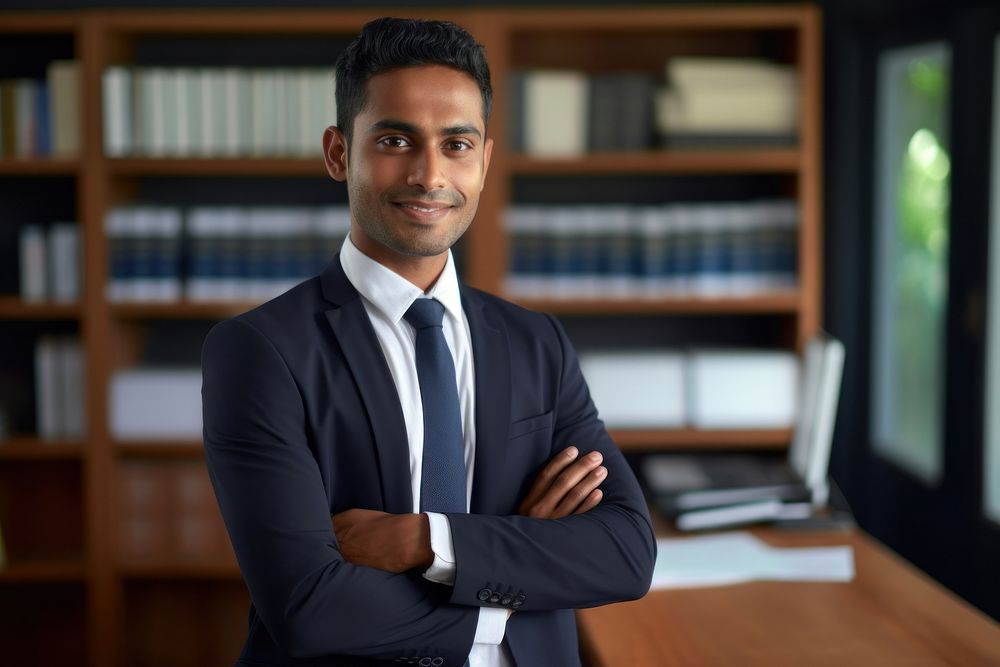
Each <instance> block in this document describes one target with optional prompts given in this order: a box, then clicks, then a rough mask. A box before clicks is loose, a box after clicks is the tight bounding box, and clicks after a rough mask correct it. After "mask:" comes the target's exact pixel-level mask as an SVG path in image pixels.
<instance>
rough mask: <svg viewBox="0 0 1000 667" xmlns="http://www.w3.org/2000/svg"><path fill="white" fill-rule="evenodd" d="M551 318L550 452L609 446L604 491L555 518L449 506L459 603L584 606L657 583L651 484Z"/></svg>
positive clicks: (532, 607) (520, 607)
mask: <svg viewBox="0 0 1000 667" xmlns="http://www.w3.org/2000/svg"><path fill="white" fill-rule="evenodd" d="M549 321H550V322H551V324H552V327H553V328H554V329H555V336H556V338H557V340H558V346H559V349H560V353H559V356H560V358H559V359H557V360H556V362H557V363H556V366H557V367H558V369H559V371H558V372H559V376H560V377H559V383H558V389H557V397H556V407H555V415H554V419H555V428H554V431H553V441H552V450H551V452H552V453H554V452H558V451H560V450H561V449H563V448H565V447H568V446H569V445H575V446H577V447H578V448H579V449H580V451H581V452H588V451H592V450H597V451H600V452H601V454H602V455H603V456H604V463H603V465H604V466H606V467H607V469H608V476H607V478H606V480H605V481H604V483H603V484H602V485H601V489H602V490H603V492H604V498H603V499H602V501H601V503H600V504H599V505H598V506H597V507H595V508H594V509H592V510H590V511H589V512H586V513H584V514H577V515H572V516H569V517H565V518H563V519H555V520H553V519H534V518H529V517H522V516H507V517H495V516H484V515H469V514H449V515H448V519H449V521H450V522H451V527H452V537H453V540H454V545H455V562H456V565H457V569H456V576H455V585H454V589H453V593H452V597H451V601H452V602H454V603H458V604H467V605H473V604H480V605H489V604H498V602H497V598H498V597H499V599H500V602H499V604H501V605H503V606H507V607H509V608H512V609H516V610H521V611H531V610H549V609H578V608H583V607H593V606H598V605H602V604H608V603H611V602H618V601H621V600H630V599H636V598H639V597H642V596H643V595H645V593H646V592H647V591H648V590H649V585H650V582H651V580H652V573H653V562H654V560H655V558H656V539H655V534H654V532H653V529H652V525H651V523H650V519H649V513H648V510H647V507H646V503H645V500H644V498H643V495H642V491H641V490H640V488H639V484H638V482H637V481H636V479H635V475H634V474H633V473H632V470H631V468H630V467H629V465H628V463H627V462H626V461H625V457H624V456H622V454H621V452H620V451H619V450H618V448H617V447H616V446H615V444H614V443H613V442H612V441H611V438H610V437H609V436H608V434H607V431H606V430H605V428H604V424H603V422H602V421H601V420H600V419H598V416H597V410H596V408H595V407H594V404H593V401H592V400H591V399H590V392H589V390H588V388H587V385H586V382H585V381H584V379H583V374H582V373H581V371H580V366H579V363H578V361H577V358H576V353H575V352H574V351H573V348H572V345H571V344H570V342H569V339H568V338H567V336H566V334H565V332H564V331H563V329H562V327H561V325H560V324H559V323H558V321H556V320H555V318H552V317H551V316H549ZM515 390H516V388H515ZM535 472H537V471H531V474H535ZM494 593H496V594H497V595H494Z"/></svg>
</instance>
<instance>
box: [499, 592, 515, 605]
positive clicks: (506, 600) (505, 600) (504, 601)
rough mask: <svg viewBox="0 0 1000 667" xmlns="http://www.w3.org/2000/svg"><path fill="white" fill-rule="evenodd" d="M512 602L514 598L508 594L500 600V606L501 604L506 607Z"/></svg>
mask: <svg viewBox="0 0 1000 667" xmlns="http://www.w3.org/2000/svg"><path fill="white" fill-rule="evenodd" d="M513 601H514V596H513V595H511V594H510V593H507V594H505V595H504V596H503V597H502V598H500V604H502V605H503V606H505V607H506V606H508V605H509V604H510V603H511V602H513Z"/></svg>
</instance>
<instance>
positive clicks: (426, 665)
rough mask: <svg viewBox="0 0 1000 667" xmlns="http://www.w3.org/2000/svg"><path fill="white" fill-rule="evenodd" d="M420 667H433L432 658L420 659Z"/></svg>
mask: <svg viewBox="0 0 1000 667" xmlns="http://www.w3.org/2000/svg"><path fill="white" fill-rule="evenodd" d="M420 667H431V659H430V658H420Z"/></svg>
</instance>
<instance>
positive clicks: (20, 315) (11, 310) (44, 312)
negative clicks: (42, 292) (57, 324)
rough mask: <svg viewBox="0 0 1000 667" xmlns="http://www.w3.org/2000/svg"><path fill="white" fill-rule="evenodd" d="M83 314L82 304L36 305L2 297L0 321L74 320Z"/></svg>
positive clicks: (18, 299) (46, 303)
mask: <svg viewBox="0 0 1000 667" xmlns="http://www.w3.org/2000/svg"><path fill="white" fill-rule="evenodd" d="M82 314H83V308H82V307H81V306H80V304H75V303H51V302H46V301H42V302H38V303H34V302H28V301H24V300H22V299H21V298H20V297H16V296H0V320H72V319H77V318H79V317H80V316H81V315H82Z"/></svg>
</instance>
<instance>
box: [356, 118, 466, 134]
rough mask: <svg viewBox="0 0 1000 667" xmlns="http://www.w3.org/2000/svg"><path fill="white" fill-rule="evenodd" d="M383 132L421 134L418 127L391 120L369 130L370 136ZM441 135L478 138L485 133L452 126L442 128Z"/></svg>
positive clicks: (383, 121)
mask: <svg viewBox="0 0 1000 667" xmlns="http://www.w3.org/2000/svg"><path fill="white" fill-rule="evenodd" d="M382 130H395V131H396V132H405V133H406V134H420V130H418V129H417V126H416V125H413V124H412V123H407V122H404V121H401V120H394V119H391V118H389V119H386V120H380V121H378V122H377V123H375V124H373V125H372V126H371V127H369V128H368V132H369V134H370V133H372V132H379V131H382ZM440 133H441V134H443V135H448V136H450V135H454V134H474V135H476V136H477V137H482V136H483V133H482V132H480V131H479V128H477V127H476V126H475V125H451V126H448V127H442V128H441V130H440Z"/></svg>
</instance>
